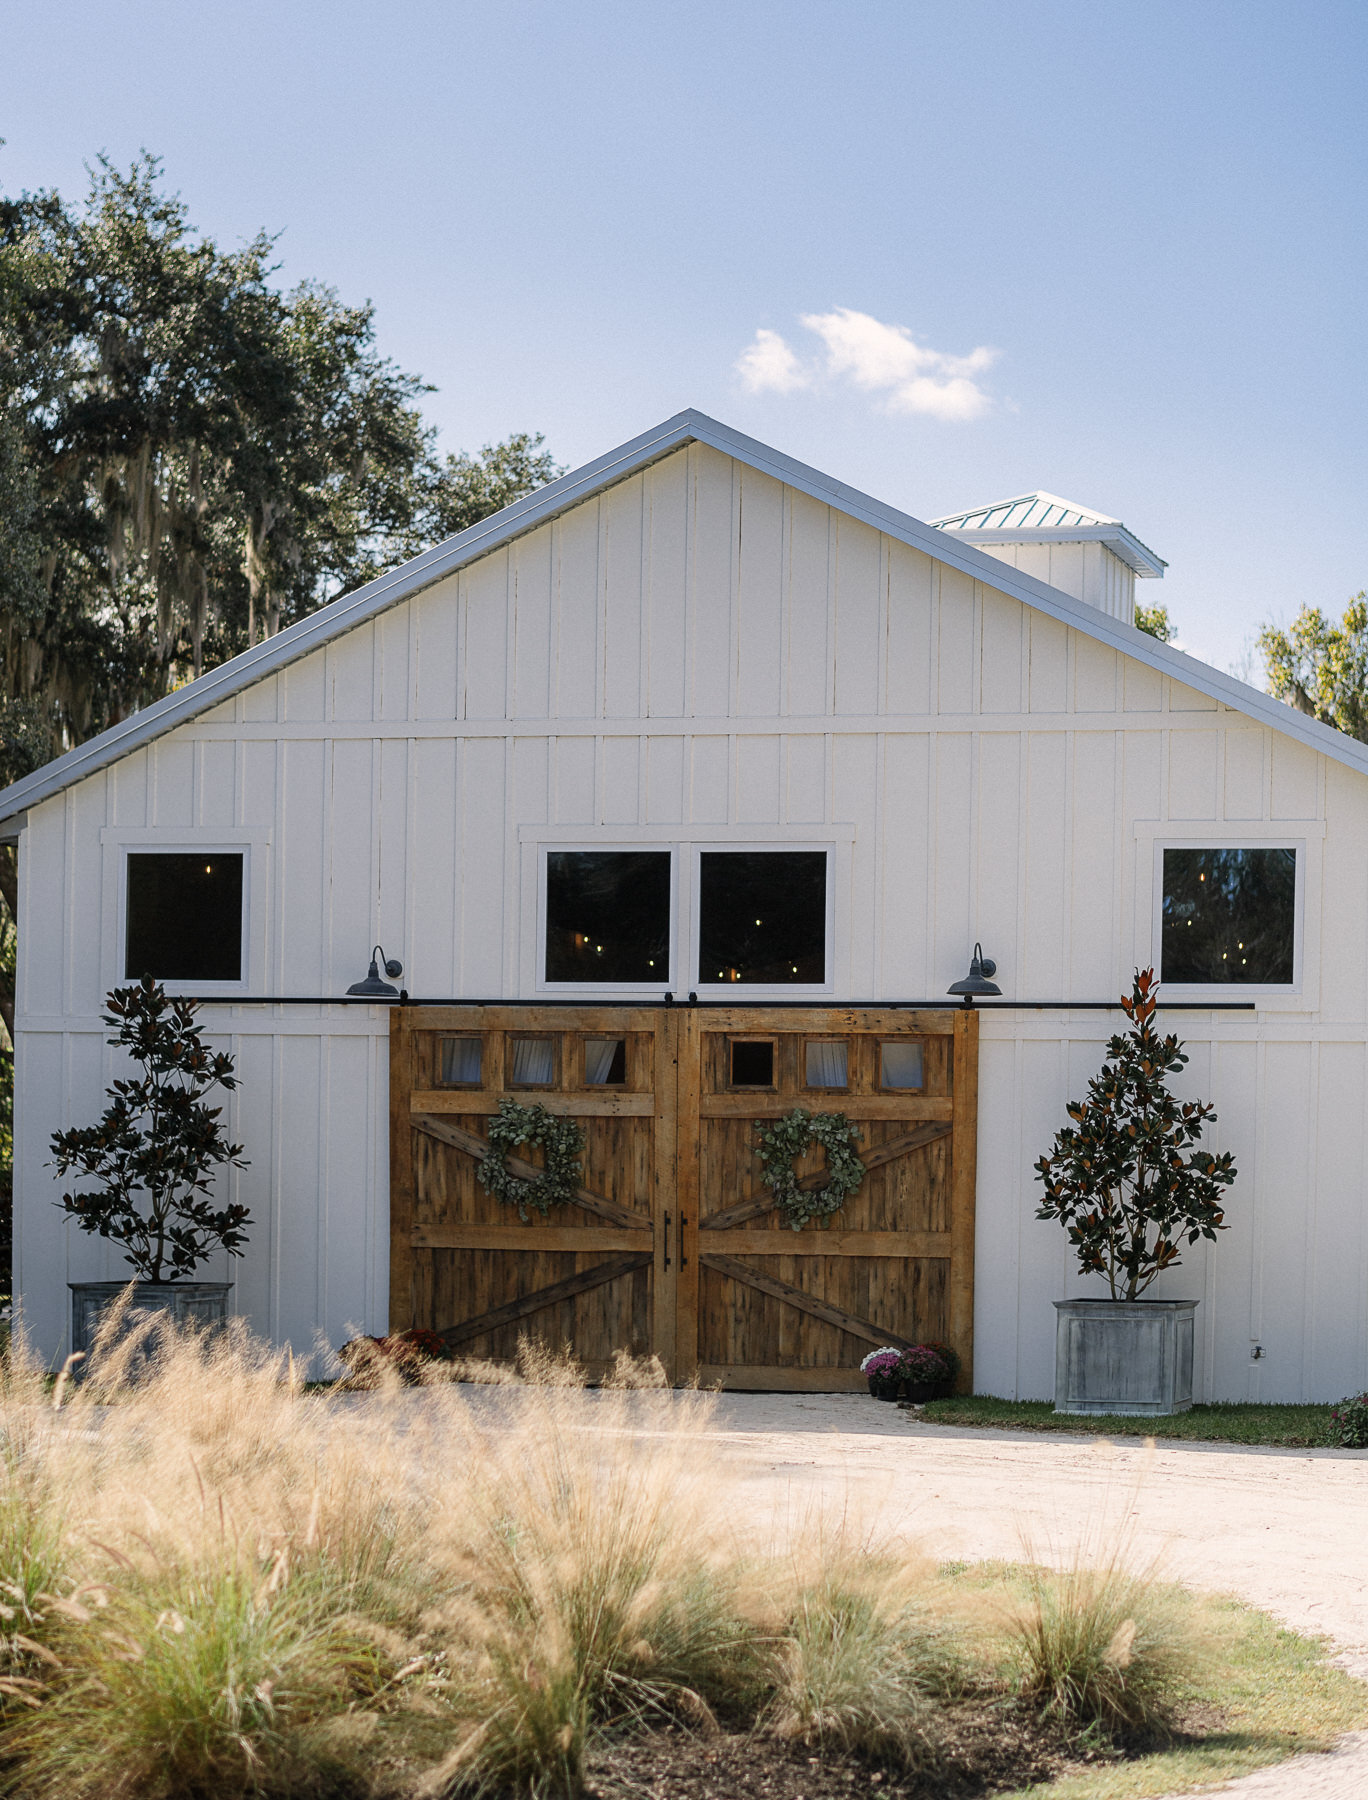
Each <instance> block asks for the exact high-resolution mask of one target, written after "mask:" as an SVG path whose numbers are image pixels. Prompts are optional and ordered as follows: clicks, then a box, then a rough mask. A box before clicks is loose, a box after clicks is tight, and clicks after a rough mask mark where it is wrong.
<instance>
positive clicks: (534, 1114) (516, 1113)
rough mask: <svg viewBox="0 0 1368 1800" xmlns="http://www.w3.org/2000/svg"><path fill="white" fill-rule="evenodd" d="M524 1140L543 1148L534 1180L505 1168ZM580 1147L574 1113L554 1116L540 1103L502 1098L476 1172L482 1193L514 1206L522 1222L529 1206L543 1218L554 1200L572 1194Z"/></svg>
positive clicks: (577, 1177)
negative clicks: (526, 1103)
mask: <svg viewBox="0 0 1368 1800" xmlns="http://www.w3.org/2000/svg"><path fill="white" fill-rule="evenodd" d="M523 1144H540V1145H541V1147H542V1149H543V1150H544V1151H545V1153H546V1166H545V1168H544V1169H543V1170H542V1172H541V1174H539V1175H538V1176H536V1178H535V1179H533V1180H527V1179H525V1178H524V1177H523V1176H521V1175H514V1174H511V1173H510V1171H509V1168H508V1157H509V1155H510V1153H511V1152H512V1151H514V1150H517V1149H518V1148H519V1147H520V1146H521V1145H523ZM583 1149H584V1133H583V1132H582V1131H581V1130H580V1128H579V1126H578V1125H576V1123H575V1121H574V1120H573V1119H558V1118H557V1117H556V1115H555V1114H554V1113H549V1112H547V1110H546V1108H545V1107H544V1106H519V1104H518V1102H517V1101H516V1100H501V1101H500V1102H499V1110H498V1112H496V1113H495V1115H494V1117H493V1118H492V1119H491V1120H490V1121H489V1149H488V1150H487V1151H486V1152H485V1154H484V1156H483V1157H482V1158H481V1159H480V1163H479V1166H478V1167H477V1169H476V1171H475V1173H476V1175H477V1176H478V1177H479V1181H480V1186H481V1187H482V1188H484V1189H485V1191H486V1193H490V1194H493V1195H494V1196H495V1198H496V1199H498V1200H502V1201H503V1203H504V1205H505V1206H516V1207H517V1209H518V1217H519V1218H520V1219H521V1220H522V1221H523V1223H524V1224H526V1223H527V1222H528V1220H529V1219H530V1217H531V1210H530V1209H535V1210H536V1211H537V1212H539V1213H540V1214H541V1216H542V1218H545V1217H546V1216H547V1214H548V1213H549V1212H550V1211H551V1208H552V1207H553V1206H562V1205H564V1204H565V1202H566V1201H567V1200H573V1199H574V1197H575V1193H576V1191H577V1190H578V1188H579V1186H580V1181H581V1175H580V1160H579V1159H580V1152H581V1151H582V1150H583Z"/></svg>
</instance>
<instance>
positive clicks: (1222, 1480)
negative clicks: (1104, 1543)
mask: <svg viewBox="0 0 1368 1800" xmlns="http://www.w3.org/2000/svg"><path fill="white" fill-rule="evenodd" d="M717 1440H718V1445H719V1448H720V1449H721V1451H722V1452H723V1454H724V1455H725V1456H726V1457H727V1458H728V1460H729V1461H732V1462H733V1463H734V1464H735V1465H736V1468H737V1472H738V1474H740V1475H741V1476H742V1478H743V1480H744V1482H745V1484H746V1486H747V1487H748V1488H749V1489H750V1490H751V1492H752V1493H753V1495H754V1499H755V1504H756V1510H757V1512H761V1511H774V1512H777V1513H779V1514H780V1515H782V1514H783V1513H785V1512H788V1511H793V1512H801V1511H802V1510H803V1509H804V1508H805V1507H806V1506H807V1505H808V1504H810V1503H811V1501H812V1500H813V1499H814V1498H817V1497H819V1496H820V1497H823V1498H827V1499H838V1500H839V1499H841V1498H843V1497H846V1496H849V1497H851V1498H852V1500H858V1501H859V1502H860V1504H861V1509H862V1510H863V1508H864V1507H865V1506H867V1505H868V1504H870V1503H871V1501H872V1502H875V1503H877V1504H878V1505H879V1507H880V1510H881V1515H882V1516H883V1517H886V1518H887V1519H888V1520H889V1522H890V1523H894V1522H896V1523H897V1524H898V1525H900V1526H903V1527H905V1528H907V1529H909V1530H911V1531H912V1532H914V1533H915V1534H916V1535H917V1536H918V1537H919V1538H920V1539H921V1540H922V1542H923V1543H924V1544H925V1545H926V1547H927V1548H928V1550H930V1551H932V1552H933V1553H934V1554H935V1555H937V1556H938V1557H940V1558H943V1559H950V1558H958V1557H964V1558H967V1559H974V1558H979V1557H1019V1556H1020V1555H1021V1554H1022V1549H1023V1536H1025V1537H1026V1538H1027V1539H1028V1541H1029V1542H1030V1543H1031V1544H1032V1545H1033V1546H1034V1548H1035V1551H1036V1553H1037V1554H1038V1555H1042V1556H1043V1555H1045V1554H1047V1553H1048V1552H1050V1551H1051V1550H1053V1551H1055V1552H1058V1553H1061V1554H1067V1552H1068V1551H1069V1550H1070V1549H1071V1548H1072V1547H1073V1546H1075V1545H1076V1544H1078V1543H1079V1542H1080V1541H1085V1540H1086V1537H1087V1534H1088V1533H1089V1531H1093V1532H1096V1531H1097V1530H1098V1529H1099V1527H1102V1526H1103V1522H1104V1521H1105V1522H1106V1523H1107V1524H1108V1525H1109V1526H1110V1527H1111V1528H1112V1529H1113V1530H1114V1529H1115V1528H1116V1527H1117V1526H1118V1525H1119V1524H1121V1523H1123V1522H1124V1523H1125V1524H1127V1525H1129V1527H1130V1528H1131V1530H1132V1531H1133V1533H1134V1542H1135V1545H1136V1548H1137V1550H1138V1551H1139V1552H1141V1553H1142V1554H1155V1553H1162V1555H1163V1559H1164V1572H1165V1573H1166V1574H1168V1575H1171V1576H1173V1577H1174V1578H1176V1579H1178V1580H1181V1581H1185V1582H1187V1583H1189V1584H1190V1585H1192V1586H1194V1587H1203V1588H1210V1589H1214V1590H1216V1591H1220V1592H1229V1593H1236V1594H1239V1595H1240V1596H1241V1597H1242V1598H1243V1599H1246V1600H1249V1601H1251V1602H1253V1603H1254V1604H1255V1605H1257V1606H1261V1607H1264V1608H1266V1609H1267V1610H1268V1611H1269V1612H1271V1613H1275V1614H1277V1615H1278V1616H1279V1617H1280V1618H1282V1619H1285V1620H1286V1621H1287V1622H1288V1623H1289V1624H1290V1625H1293V1626H1296V1627H1297V1628H1298V1629H1299V1630H1302V1631H1310V1632H1321V1633H1324V1634H1325V1635H1326V1636H1327V1637H1330V1638H1332V1639H1334V1640H1335V1642H1336V1643H1337V1645H1338V1646H1339V1648H1340V1652H1341V1655H1340V1658H1339V1660H1340V1661H1342V1663H1343V1664H1344V1666H1345V1667H1346V1668H1348V1669H1350V1670H1351V1671H1352V1672H1353V1673H1354V1674H1357V1675H1359V1676H1362V1677H1364V1678H1365V1679H1368V1451H1354V1450H1264V1449H1247V1448H1242V1447H1237V1446H1231V1445H1208V1444H1191V1443H1173V1442H1168V1443H1161V1444H1159V1445H1157V1446H1156V1447H1155V1448H1154V1449H1152V1450H1151V1449H1148V1448H1146V1447H1145V1446H1144V1445H1143V1443H1141V1442H1139V1441H1137V1440H1133V1439H1132V1440H1125V1439H1123V1440H1121V1441H1120V1442H1119V1443H1117V1444H1116V1445H1114V1446H1113V1445H1111V1444H1109V1443H1107V1442H1105V1441H1102V1440H1098V1439H1095V1438H1075V1437H1068V1436H1063V1435H1060V1434H1056V1433H1039V1434H1035V1433H1028V1432H1013V1431H979V1430H970V1429H964V1428H959V1427H953V1426H936V1425H924V1424H922V1423H921V1422H920V1421H919V1420H918V1419H917V1417H916V1415H915V1414H913V1413H908V1412H903V1411H900V1410H898V1409H897V1408H895V1407H892V1406H881V1405H879V1404H878V1403H877V1402H876V1401H871V1400H869V1399H867V1398H865V1397H864V1396H863V1395H847V1394H803V1395H780V1394H726V1395H724V1396H723V1397H722V1399H721V1401H720V1402H719V1407H718V1413H717ZM1221 1791H1222V1792H1225V1793H1229V1794H1231V1795H1239V1796H1246V1795H1247V1796H1248V1797H1249V1800H1368V1732H1358V1733H1353V1734H1351V1735H1350V1736H1349V1737H1347V1738H1345V1739H1343V1740H1342V1741H1341V1744H1340V1747H1339V1748H1338V1749H1337V1750H1336V1751H1335V1752H1334V1753H1333V1754H1332V1755H1329V1756H1315V1757H1299V1758H1297V1759H1295V1760H1294V1761H1292V1762H1288V1763H1283V1764H1281V1765H1280V1766H1278V1767H1276V1768H1273V1769H1268V1770H1265V1771H1263V1772H1262V1773H1261V1774H1258V1775H1253V1776H1249V1777H1247V1778H1246V1779H1244V1780H1242V1781H1240V1782H1237V1783H1235V1784H1233V1785H1232V1786H1231V1787H1229V1788H1226V1789H1223V1790H1221Z"/></svg>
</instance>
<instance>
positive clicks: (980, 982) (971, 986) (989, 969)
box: [946, 944, 1002, 1006]
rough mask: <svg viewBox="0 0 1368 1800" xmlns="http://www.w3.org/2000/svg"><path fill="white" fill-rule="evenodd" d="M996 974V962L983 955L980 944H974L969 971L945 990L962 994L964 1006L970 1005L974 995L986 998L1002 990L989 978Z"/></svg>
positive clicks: (972, 1002)
mask: <svg viewBox="0 0 1368 1800" xmlns="http://www.w3.org/2000/svg"><path fill="white" fill-rule="evenodd" d="M996 974H997V964H996V963H995V962H994V961H993V959H992V957H991V956H985V955H984V954H983V945H982V944H975V945H974V955H973V959H972V960H971V962H970V964H969V973H968V974H967V975H966V976H965V978H964V980H963V981H956V982H955V983H954V984H953V985H952V986H951V987H949V988H948V989H947V990H946V992H947V993H951V994H962V995H963V996H964V1004H965V1005H966V1006H972V1005H973V1004H974V998H975V996H976V995H982V996H983V997H984V998H987V997H988V996H989V995H992V994H1000V993H1001V992H1002V989H1001V988H1000V987H999V986H998V985H997V983H996V982H995V981H990V980H989V976H990V975H996Z"/></svg>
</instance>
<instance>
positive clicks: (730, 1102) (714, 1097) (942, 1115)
mask: <svg viewBox="0 0 1368 1800" xmlns="http://www.w3.org/2000/svg"><path fill="white" fill-rule="evenodd" d="M795 1106H802V1107H806V1109H807V1110H808V1112H840V1113H844V1114H845V1116H846V1117H847V1118H848V1119H853V1120H855V1121H856V1122H858V1121H859V1120H860V1119H945V1120H950V1119H952V1118H953V1117H954V1112H955V1103H954V1100H953V1098H952V1097H951V1096H950V1095H949V1094H847V1093H846V1092H845V1091H844V1090H843V1089H840V1088H834V1089H833V1088H827V1089H825V1090H821V1089H814V1088H805V1089H804V1090H803V1091H802V1092H801V1093H798V1092H794V1093H789V1094H782V1093H779V1094H772V1093H770V1092H768V1091H767V1090H766V1089H764V1088H759V1089H755V1088H752V1089H750V1090H749V1091H747V1090H746V1089H744V1088H742V1089H739V1090H738V1091H736V1092H735V1093H728V1094H705V1095H704V1096H703V1098H702V1101H701V1102H700V1105H699V1111H700V1112H701V1114H702V1116H703V1117H704V1118H705V1119H779V1118H782V1117H783V1115H784V1114H785V1113H788V1112H792V1111H793V1109H794V1107H795Z"/></svg>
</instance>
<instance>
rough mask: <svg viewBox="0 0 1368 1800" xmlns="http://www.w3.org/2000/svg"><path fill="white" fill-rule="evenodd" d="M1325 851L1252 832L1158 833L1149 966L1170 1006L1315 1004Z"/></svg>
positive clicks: (1304, 842) (1299, 841) (1302, 841)
mask: <svg viewBox="0 0 1368 1800" xmlns="http://www.w3.org/2000/svg"><path fill="white" fill-rule="evenodd" d="M1319 850H1320V844H1319V842H1316V843H1314V844H1313V843H1311V842H1310V841H1309V840H1308V839H1307V838H1304V837H1295V838H1294V837H1273V836H1269V837H1259V836H1256V835H1255V834H1254V833H1252V832H1250V831H1249V830H1248V828H1245V829H1244V830H1243V831H1232V830H1231V829H1230V828H1229V827H1225V828H1224V829H1221V828H1216V829H1211V830H1206V831H1203V830H1201V829H1193V830H1191V831H1189V830H1183V831H1182V832H1181V833H1180V832H1178V831H1174V830H1169V831H1156V832H1155V834H1154V837H1153V903H1152V912H1151V928H1150V953H1149V960H1150V962H1151V963H1152V964H1153V966H1154V968H1155V970H1156V971H1157V973H1158V976H1159V980H1160V982H1161V984H1162V985H1163V989H1164V992H1165V993H1166V994H1168V995H1169V997H1170V998H1175V999H1178V998H1192V999H1198V998H1210V999H1225V1000H1268V1001H1273V1002H1277V1001H1278V1000H1279V999H1281V1000H1283V1001H1284V1002H1287V1001H1292V1002H1294V1003H1296V1004H1301V1005H1305V1004H1307V1003H1308V1001H1307V992H1306V990H1307V986H1308V981H1307V953H1308V945H1307V942H1306V935H1307V934H1306V893H1307V885H1308V881H1309V880H1310V879H1311V878H1312V864H1313V863H1314V864H1315V865H1316V867H1317V869H1318V868H1319V860H1320V858H1319V854H1318V853H1319Z"/></svg>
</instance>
